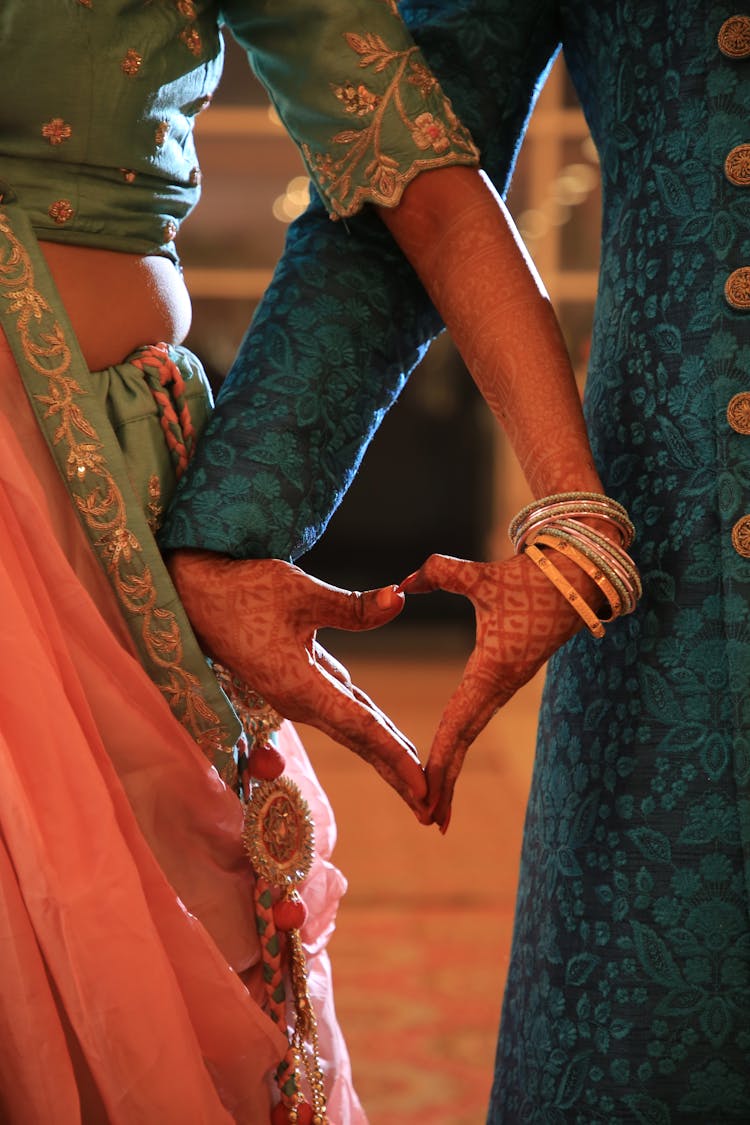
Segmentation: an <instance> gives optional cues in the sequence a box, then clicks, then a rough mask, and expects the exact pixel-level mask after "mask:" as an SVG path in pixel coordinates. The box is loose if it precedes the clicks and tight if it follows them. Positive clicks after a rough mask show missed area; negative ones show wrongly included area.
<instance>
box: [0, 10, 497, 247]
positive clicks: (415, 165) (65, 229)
mask: <svg viewBox="0 0 750 1125" xmlns="http://www.w3.org/2000/svg"><path fill="white" fill-rule="evenodd" d="M222 26H225V27H226V28H227V29H228V30H229V31H230V32H231V33H232V34H233V35H234V36H235V38H236V39H237V40H238V41H239V42H240V43H241V44H242V45H243V46H244V47H245V49H246V51H247V54H248V58H249V61H250V64H251V66H252V67H253V69H254V71H255V72H256V74H257V75H258V77H259V78H260V79H261V81H262V82H263V83H264V85H265V86H266V89H267V90H268V92H269V95H270V97H271V99H272V101H273V103H274V105H275V107H276V109H277V110H278V113H279V116H280V118H281V120H282V121H283V123H284V125H285V127H286V128H287V130H288V131H289V133H290V135H291V136H292V137H293V139H294V140H295V142H296V143H297V145H298V146H299V148H300V151H301V153H302V156H303V159H304V161H305V163H306V165H307V168H308V170H309V172H310V175H311V176H312V178H313V180H314V181H315V183H316V185H317V187H318V190H319V191H320V193H321V195H322V196H323V198H324V200H325V203H326V206H327V208H328V210H329V211H330V212H331V213H332V214H335V215H349V214H351V213H353V212H354V211H356V210H357V209H358V208H360V207H361V206H362V204H363V203H365V202H367V201H370V200H371V201H376V202H378V203H382V204H385V205H392V204H395V203H397V202H398V199H399V198H400V195H401V192H402V191H403V189H404V187H405V185H406V184H407V183H408V182H409V180H410V179H411V178H412V177H413V176H415V175H416V174H417V173H418V172H419V171H420V170H422V169H424V168H434V167H438V166H440V165H442V164H456V163H464V164H475V163H476V162H477V152H476V150H475V148H474V145H473V143H472V140H471V137H470V136H469V134H468V132H467V131H466V130H465V129H464V128H463V126H462V125H461V124H460V123H459V122H458V121H457V120H456V118H455V116H454V115H453V112H452V110H451V108H450V104H449V103H448V101H447V99H446V98H445V96H444V95H443V93H442V91H441V89H440V87H439V85H438V83H437V82H436V80H435V79H434V78H433V77H432V75H431V74H430V72H429V71H428V70H427V68H426V66H425V64H424V62H423V60H422V57H421V55H420V53H419V51H418V50H417V48H416V47H415V46H414V44H413V42H412V40H411V39H410V37H409V35H408V33H407V32H406V30H405V28H404V26H403V24H402V23H401V20H400V18H399V17H398V15H397V14H396V8H395V3H392V2H391V0H291V2H289V0H288V2H286V3H283V4H282V3H277V4H273V5H270V4H265V3H262V2H260V0H222V2H217V0H154V2H150V3H141V2H136V0H116V2H113V3H107V4H100V3H98V2H97V0H60V2H59V3H57V4H56V5H55V11H54V18H50V7H49V4H48V3H46V2H45V0H6V3H4V4H3V5H2V6H1V7H0V42H1V43H2V54H3V66H2V68H0V104H2V106H3V121H2V126H1V127H0V176H1V177H2V179H4V180H5V181H7V182H8V183H9V184H10V185H11V187H12V188H13V189H14V191H15V193H16V195H17V197H18V199H19V201H20V203H21V204H22V205H23V206H24V208H25V210H26V211H27V213H28V214H29V216H30V218H31V221H32V225H33V227H34V229H35V231H36V233H37V236H38V237H40V238H44V239H48V240H54V241H59V242H71V243H81V244H86V245H90V246H99V247H105V248H109V249H114V250H123V251H130V252H133V253H140V254H153V253H157V254H163V255H168V256H170V257H172V258H174V259H175V260H176V257H177V255H176V251H175V243H174V240H175V237H176V236H177V233H178V231H179V228H180V225H181V224H182V222H183V221H184V219H185V218H186V216H187V215H188V214H189V213H190V211H191V210H192V208H193V207H194V206H195V204H196V203H197V201H198V198H199V193H200V166H199V163H198V157H197V154H196V150H195V145H194V139H193V125H194V121H195V117H196V115H197V114H198V113H199V112H201V111H202V110H203V109H205V108H206V106H207V105H208V104H209V102H210V100H211V96H212V94H213V92H214V90H215V89H216V86H217V84H218V82H219V78H220V76H221V70H222V63H223V41H222V37H221V34H220V29H221V27H222ZM19 90H22V91H23V97H19V94H18V92H19Z"/></svg>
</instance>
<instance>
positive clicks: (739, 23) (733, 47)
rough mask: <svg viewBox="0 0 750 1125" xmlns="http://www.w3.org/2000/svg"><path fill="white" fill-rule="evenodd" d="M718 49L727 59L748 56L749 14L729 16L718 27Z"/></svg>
mask: <svg viewBox="0 0 750 1125" xmlns="http://www.w3.org/2000/svg"><path fill="white" fill-rule="evenodd" d="M718 43H719V50H720V51H721V53H722V54H723V55H726V56H727V58H729V59H746V58H748V57H749V56H750V16H730V17H729V19H728V20H724V23H723V24H722V25H721V28H720V29H719V35H718Z"/></svg>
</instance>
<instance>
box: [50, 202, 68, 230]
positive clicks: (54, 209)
mask: <svg viewBox="0 0 750 1125" xmlns="http://www.w3.org/2000/svg"><path fill="white" fill-rule="evenodd" d="M47 214H48V215H49V217H50V219H53V220H54V221H55V222H56V223H57V224H58V226H62V225H63V224H64V223H68V222H70V220H71V219H72V218H73V215H74V214H75V212H74V210H73V206H72V204H71V202H70V200H69V199H58V200H56V201H55V202H54V203H53V204H52V205H51V206H50V207H49V208H48V210H47Z"/></svg>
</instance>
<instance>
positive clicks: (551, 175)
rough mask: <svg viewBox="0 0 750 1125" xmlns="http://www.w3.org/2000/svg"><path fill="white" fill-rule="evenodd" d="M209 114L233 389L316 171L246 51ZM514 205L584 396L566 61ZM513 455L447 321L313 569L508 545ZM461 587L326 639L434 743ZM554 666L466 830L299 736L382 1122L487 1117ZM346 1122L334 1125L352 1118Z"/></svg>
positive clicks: (576, 151)
mask: <svg viewBox="0 0 750 1125" xmlns="http://www.w3.org/2000/svg"><path fill="white" fill-rule="evenodd" d="M227 46H228V52H227V64H226V68H225V75H224V79H223V81H222V85H221V88H220V91H219V94H218V95H217V97H216V98H215V99H214V102H213V104H212V106H211V108H210V111H209V112H206V113H203V114H201V116H200V117H199V118H198V120H197V123H196V125H197V138H198V152H199V157H200V162H201V167H202V170H203V198H202V201H201V204H200V206H199V207H198V209H197V211H196V212H195V213H194V214H193V215H192V216H191V218H190V219H189V221H188V222H187V223H186V224H185V226H184V228H183V230H182V231H181V234H180V240H179V250H180V253H181V256H182V260H183V265H184V267H185V274H186V278H187V281H188V285H189V287H190V290H191V292H192V294H193V298H194V320H193V328H192V331H191V335H190V338H189V340H188V344H189V346H191V347H192V348H193V350H194V351H196V352H197V353H198V355H200V356H201V358H202V359H203V361H204V363H205V365H206V368H207V370H208V371H209V374H210V375H211V377H212V379H213V380H214V381H215V384H216V385H217V386H218V385H219V383H220V381H221V377H222V374H223V373H224V372H226V370H227V369H228V367H229V366H230V364H231V362H232V359H233V357H234V354H235V351H236V349H237V347H238V345H239V343H240V340H241V338H242V336H243V334H244V332H245V329H246V327H247V325H248V323H249V321H250V319H251V317H252V314H253V311H254V309H255V307H256V305H257V303H258V301H259V299H260V297H261V295H262V293H263V291H264V289H265V287H266V285H267V284H268V282H269V280H270V277H271V273H272V270H273V267H274V264H275V262H276V260H277V258H278V257H279V255H280V253H281V250H282V247H283V241H284V237H285V233H286V227H287V225H288V223H289V222H290V221H291V220H292V219H294V218H295V217H296V216H297V215H298V214H299V213H300V211H302V210H303V209H304V207H305V206H306V203H307V199H308V184H307V179H306V176H305V173H304V169H303V166H302V163H301V160H300V157H299V155H298V153H297V150H296V148H295V147H294V145H293V144H292V143H291V141H290V140H289V139H288V138H287V136H286V134H285V133H284V131H283V129H282V128H281V126H280V124H279V122H278V119H277V118H276V116H275V114H274V112H273V110H272V109H270V108H269V105H268V102H267V99H266V95H265V93H264V91H263V88H262V87H261V86H260V85H259V83H257V81H256V80H255V79H254V77H253V75H252V73H251V72H250V70H249V67H248V65H247V61H246V58H245V56H244V53H242V52H241V51H240V50H239V49H237V48H236V46H235V45H234V44H233V43H232V42H231V41H229V42H228V45H227ZM508 204H509V206H510V209H511V212H512V214H513V215H514V217H515V220H516V222H517V224H518V226H519V229H520V231H521V233H522V235H523V237H524V240H525V242H526V245H527V246H528V249H529V251H530V252H531V255H532V257H533V258H534V261H535V263H536V265H537V268H538V269H539V272H540V273H541V275H542V278H543V280H544V282H545V285H546V287H547V289H548V291H549V293H550V297H551V299H552V301H553V304H554V305H555V308H556V310H557V313H558V316H559V318H560V321H561V324H562V327H563V332H564V334H565V338H566V341H567V344H568V348H569V351H570V354H571V357H572V359H573V362H574V365H575V368H576V372H577V375H578V378H579V382H580V385H581V388H582V387H583V380H584V376H585V368H586V361H587V355H588V346H589V334H590V330H591V318H592V310H593V304H594V299H595V294H596V282H597V263H598V247H599V215H600V185H599V172H598V164H597V159H596V153H595V151H594V148H593V145H592V142H591V139H590V137H589V135H588V131H587V128H586V125H585V122H584V120H583V117H582V114H581V113H580V110H579V109H578V106H577V102H576V98H575V94H574V92H573V91H572V87H571V85H570V83H569V81H568V78H567V75H566V73H565V69H564V65H563V64H562V62H561V61H560V60H558V62H557V63H556V64H555V66H554V68H553V70H552V72H551V74H550V77H549V78H548V80H547V83H546V86H545V88H544V90H543V92H542V94H541V96H540V99H539V102H538V103H537V106H536V109H535V111H534V114H533V117H532V120H531V124H530V127H529V130H528V133H527V136H526V139H525V141H524V145H523V148H522V151H521V155H520V157H519V161H518V164H517V168H516V173H515V176H514V181H513V187H512V190H511V193H510V195H509V198H508ZM527 498H528V496H527V492H526V488H525V484H524V482H523V480H522V478H521V475H520V472H519V470H518V467H517V465H516V463H515V460H514V458H513V455H512V453H511V452H510V450H509V449H508V448H507V446H506V445H505V443H504V440H503V436H502V434H501V433H500V432H499V430H498V429H497V427H496V426H495V423H494V421H493V419H492V417H491V416H490V415H489V412H488V411H487V410H486V408H485V406H484V403H483V401H482V399H481V397H480V396H479V394H478V392H477V391H476V388H475V387H474V384H473V382H472V380H471V378H470V376H469V375H468V373H467V371H466V369H465V368H464V365H463V363H462V362H461V359H460V357H459V356H458V355H457V353H456V351H455V349H454V347H453V345H452V343H451V341H450V339H449V337H448V336H447V335H446V334H443V336H442V337H440V338H439V339H438V340H437V341H436V343H435V344H434V345H433V347H432V348H431V349H430V352H429V354H428V355H427V357H426V358H425V360H424V361H423V363H422V364H421V366H420V367H419V368H418V369H417V371H415V372H414V374H413V375H412V377H411V379H410V381H409V383H408V385H407V387H406V389H405V391H404V392H403V394H402V396H401V399H400V400H399V402H398V404H397V405H396V406H395V407H394V408H393V409H392V410H391V411H390V412H389V414H388V415H386V418H385V420H384V422H383V424H382V426H381V428H380V431H379V432H378V434H377V436H376V438H375V440H374V441H373V443H372V445H371V447H370V449H369V450H368V453H367V455H366V457H365V460H364V463H363V466H362V469H361V471H360V473H359V475H358V477H357V479H356V481H355V483H354V485H353V487H352V489H351V490H350V492H349V493H348V495H347V497H346V498H345V500H344V502H343V503H342V505H341V507H340V508H339V510H338V512H337V513H336V514H335V516H334V517H333V519H332V521H331V524H330V526H329V529H328V532H327V533H326V535H325V537H324V538H323V540H322V541H321V542H320V544H318V545H317V546H316V547H315V548H314V549H313V550H312V551H311V552H310V553H309V554H308V555H306V556H304V557H303V558H302V559H301V560H300V563H301V565H302V566H303V567H305V569H307V570H309V571H310V572H311V573H313V574H316V575H318V576H319V577H322V578H325V579H327V580H329V581H333V582H336V583H338V584H341V585H345V586H349V587H352V588H359V589H362V588H368V587H371V586H375V585H380V584H383V583H387V582H391V581H398V580H399V579H400V578H401V577H403V576H404V575H406V574H408V573H409V572H410V571H411V570H414V569H415V568H416V567H417V566H418V565H419V564H420V563H421V562H422V560H423V559H424V558H425V556H426V555H427V554H429V553H430V552H432V551H437V550H439V551H442V552H444V553H447V554H453V555H459V556H464V557H473V558H479V559H490V558H499V557H502V556H504V555H506V554H507V553H508V545H507V543H506V540H507V535H506V528H507V524H508V521H509V519H510V516H511V515H513V513H514V512H515V511H517V510H518V508H520V507H521V506H522V505H523V504H524V503H525V502H526V500H527ZM472 630H473V617H472V613H471V608H470V606H469V605H468V603H467V602H465V601H464V600H463V599H460V598H455V597H451V596H449V595H442V596H432V597H429V598H412V599H410V600H409V603H408V605H407V608H406V610H405V612H404V614H403V615H402V617H401V618H400V619H399V621H398V622H397V623H395V624H393V625H392V626H390V627H389V628H388V629H387V630H382V631H379V632H378V633H373V634H360V635H358V636H349V635H346V634H334V633H330V632H328V633H326V634H324V635H322V638H321V639H322V640H323V643H324V644H326V645H327V646H328V647H329V648H330V649H331V650H332V651H333V652H334V653H335V654H336V655H337V656H338V657H339V658H340V659H342V660H343V661H344V663H346V665H347V666H348V668H349V670H350V672H351V673H352V675H353V678H354V679H355V681H356V682H357V683H359V685H360V686H361V687H363V688H364V689H365V690H366V691H368V692H369V694H371V695H372V696H373V698H375V699H376V700H377V701H378V702H379V703H380V705H381V706H382V707H384V708H385V709H386V710H387V711H388V712H389V713H390V714H391V715H392V717H393V718H394V720H395V721H396V722H397V723H398V725H399V726H400V727H401V728H402V730H404V731H405V732H406V733H407V734H408V735H409V736H410V737H411V738H412V740H413V741H414V742H415V744H416V745H417V746H418V748H419V750H420V753H421V755H422V757H423V758H424V757H426V755H427V753H428V751H429V745H430V740H431V737H432V733H433V731H434V729H435V727H436V724H437V722H438V719H439V716H440V712H441V709H442V706H443V705H444V703H445V701H446V700H447V698H448V696H449V694H450V692H451V691H452V689H453V688H454V687H455V685H456V683H457V682H458V679H459V676H460V672H461V668H462V666H463V663H464V661H465V659H466V657H467V656H468V653H469V652H470V650H471V645H472V636H473V633H472ZM540 688H541V677H539V678H537V680H536V681H534V682H533V683H531V684H529V685H528V686H527V687H526V688H525V689H523V690H522V691H521V692H519V693H518V695H517V696H516V697H515V699H514V700H512V701H511V703H510V704H509V705H508V706H507V707H506V708H505V709H504V710H503V711H502V712H501V713H500V714H499V715H498V716H496V718H495V719H494V720H493V721H492V722H491V723H490V725H489V727H488V728H487V730H486V731H485V732H484V733H483V735H482V736H481V737H480V739H479V740H478V741H477V743H476V744H475V746H474V747H473V749H472V751H471V753H470V754H469V757H468V759H467V765H466V767H465V769H464V773H463V775H462V778H461V780H460V782H459V786H458V788H457V791H456V798H455V801H454V809H453V818H452V822H451V825H450V829H449V831H448V833H447V834H446V836H444V837H442V836H440V834H439V833H438V831H437V830H436V829H435V828H432V829H429V830H427V829H424V828H421V827H420V826H419V825H417V824H416V822H414V821H413V819H412V817H411V814H410V813H409V812H408V810H406V809H405V808H402V807H401V805H400V802H399V801H398V799H397V798H396V797H395V796H394V795H392V793H391V792H390V791H389V790H387V789H386V788H385V786H384V785H383V784H382V783H381V782H379V780H378V779H377V777H376V776H375V775H374V773H372V771H371V770H370V769H369V768H368V767H366V766H365V765H363V764H362V763H361V762H360V761H359V760H358V759H357V758H356V757H355V756H354V755H352V754H350V753H348V752H347V751H345V750H343V749H341V748H339V747H337V746H336V745H335V744H333V743H332V742H330V741H329V740H328V739H326V738H325V737H324V736H323V735H320V734H319V733H318V732H317V731H315V730H312V729H311V728H302V729H301V730H300V733H301V735H302V737H303V741H304V742H305V745H306V746H307V749H308V752H309V753H310V755H311V757H312V759H313V762H314V764H315V766H316V769H317V771H318V773H319V776H320V777H321V780H322V781H323V784H324V785H325V787H326V789H327V791H328V793H329V796H330V799H331V802H332V804H333V806H334V810H335V813H336V817H337V820H338V824H339V843H338V846H337V850H336V856H335V858H336V860H337V863H338V865H339V866H340V867H341V868H342V869H343V871H344V872H345V874H346V875H347V877H348V878H349V880H350V888H349V892H348V894H347V896H346V898H345V900H344V903H343V905H342V908H341V911H340V915H339V924H338V929H337V932H336V935H335V937H334V939H333V942H332V956H333V965H334V982H335V988H336V1000H337V1006H338V1010H339V1016H340V1019H341V1022H342V1025H343V1028H344V1032H345V1034H346V1036H347V1039H348V1042H349V1047H350V1052H351V1056H352V1067H353V1071H354V1076H355V1082H356V1085H357V1087H358V1090H359V1093H360V1097H361V1098H362V1100H363V1103H364V1105H365V1108H366V1110H367V1112H368V1115H369V1118H370V1121H371V1125H416V1123H417V1122H419V1123H420V1125H424V1123H426V1122H428V1121H429V1122H431V1123H433V1125H479V1123H480V1122H483V1121H484V1115H485V1108H486V1103H487V1097H488V1093H489V1085H490V1081H491V1075H492V1060H493V1053H494V1044H495V1038H496V1034H497V1025H498V1019H499V1013H500V1004H501V999H502V988H503V981H504V977H505V973H506V970H507V964H508V951H509V944H510V936H511V926H512V914H513V901H514V896H515V887H516V869H517V862H518V852H519V846H520V837H521V831H522V825H523V813H524V804H525V799H526V793H527V790H528V785H529V778H530V774H531V768H532V758H533V744H534V732H535V724H536V709H537V706H538V699H539V691H540ZM332 1125H335V1123H332Z"/></svg>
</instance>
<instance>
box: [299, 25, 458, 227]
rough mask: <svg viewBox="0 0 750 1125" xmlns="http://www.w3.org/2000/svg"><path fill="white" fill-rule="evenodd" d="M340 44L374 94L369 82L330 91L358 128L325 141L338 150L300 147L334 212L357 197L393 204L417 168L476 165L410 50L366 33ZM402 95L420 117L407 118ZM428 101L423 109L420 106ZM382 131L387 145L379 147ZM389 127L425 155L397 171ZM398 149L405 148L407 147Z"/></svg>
mask: <svg viewBox="0 0 750 1125" xmlns="http://www.w3.org/2000/svg"><path fill="white" fill-rule="evenodd" d="M344 38H345V40H346V42H347V44H348V46H349V48H350V50H351V51H352V52H353V53H354V54H355V55H356V56H358V63H357V65H358V67H359V68H360V69H361V70H370V71H371V73H372V77H373V80H375V79H376V80H377V83H376V84H377V88H375V83H373V82H371V83H368V82H366V81H357V80H355V79H352V78H349V79H347V81H345V82H341V83H338V84H335V85H332V87H331V90H332V93H333V96H334V97H335V98H337V99H338V100H339V101H340V102H341V104H342V105H343V106H344V109H345V110H346V112H347V113H348V114H350V115H351V116H352V118H356V119H358V120H360V121H361V122H362V128H359V129H356V128H355V129H346V130H343V131H342V132H339V133H337V134H336V136H334V137H333V138H332V142H331V143H332V145H335V146H339V147H338V150H329V151H322V152H314V151H313V150H312V149H311V148H310V146H309V145H307V144H304V145H303V146H302V147H303V153H304V155H305V159H306V160H307V162H308V164H309V165H310V167H311V168H313V169H315V172H316V175H317V179H318V182H319V186H320V187H321V188H322V189H323V191H324V192H325V195H326V198H327V202H328V204H329V206H330V207H331V208H332V210H333V211H334V212H335V213H336V214H339V215H347V214H351V213H352V212H353V211H355V210H356V209H357V207H358V206H359V204H360V202H361V201H362V200H364V199H369V200H372V201H374V202H377V203H382V204H386V205H389V204H390V205H393V204H394V203H395V202H397V201H398V199H399V198H400V195H401V192H402V191H403V189H404V187H405V186H406V184H407V183H408V182H409V180H410V179H411V178H412V177H413V176H414V175H415V174H416V172H417V171H418V170H420V169H421V168H426V167H435V166H437V165H438V164H440V163H441V162H443V161H450V162H451V163H458V162H459V161H460V158H461V157H463V158H464V162H465V163H474V162H476V160H477V152H476V149H475V148H474V145H473V142H472V140H471V137H470V136H469V134H468V133H467V132H466V130H465V129H464V128H463V126H462V125H461V123H460V122H459V121H458V120H457V118H456V116H455V115H454V113H453V112H452V110H451V108H450V104H449V103H448V101H447V100H446V99H445V98H444V97H443V95H442V93H441V92H440V89H439V87H438V84H437V82H436V80H435V79H434V78H433V77H432V75H431V74H430V72H429V71H428V70H427V68H426V67H425V65H424V63H423V62H422V59H421V55H420V54H419V51H418V48H416V47H414V46H410V47H408V48H406V49H405V50H396V49H393V48H391V47H389V46H388V44H387V43H386V41H385V40H384V39H383V37H382V36H380V35H377V34H374V33H370V34H366V35H357V34H355V33H353V32H348V33H347V34H346V35H345V36H344ZM383 76H386V81H385V86H384V88H382V87H383ZM409 89H411V90H413V91H414V92H415V94H416V95H417V96H421V99H422V103H423V111H422V112H417V113H415V112H414V109H413V104H412V103H413V97H414V95H411V97H410V98H409V97H407V91H408V90H409ZM428 99H430V102H429V104H424V103H427V101H428ZM386 128H388V129H389V133H388V136H389V143H388V144H387V145H386V144H385V143H384V142H383V134H384V130H385V129H386ZM394 128H395V129H400V130H401V131H405V132H406V133H407V134H408V135H409V136H410V138H411V144H412V145H416V147H417V148H418V149H419V150H420V151H421V152H424V153H428V152H429V153H430V154H431V155H430V156H426V157H425V160H424V161H415V162H413V163H412V164H411V166H409V167H402V166H401V165H400V164H399V163H398V161H397V160H395V159H394V158H393V157H392V156H391V155H390V152H392V151H393V150H394V145H393V143H392V140H393V129H394ZM404 148H408V143H407V144H405V145H404ZM342 150H343V151H342Z"/></svg>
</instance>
